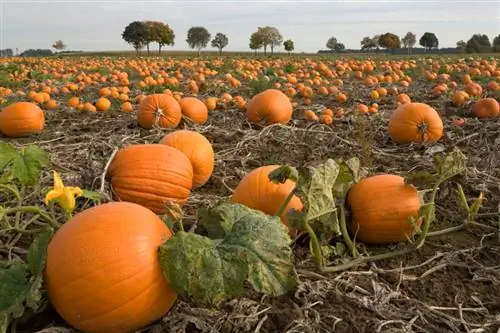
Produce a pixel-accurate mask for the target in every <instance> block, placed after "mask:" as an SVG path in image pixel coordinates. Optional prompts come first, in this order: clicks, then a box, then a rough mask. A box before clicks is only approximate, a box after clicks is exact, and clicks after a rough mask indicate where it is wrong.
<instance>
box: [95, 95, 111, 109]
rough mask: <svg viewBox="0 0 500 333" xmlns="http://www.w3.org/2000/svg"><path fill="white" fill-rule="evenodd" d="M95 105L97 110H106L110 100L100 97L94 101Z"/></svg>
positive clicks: (109, 105)
mask: <svg viewBox="0 0 500 333" xmlns="http://www.w3.org/2000/svg"><path fill="white" fill-rule="evenodd" d="M95 107H96V109H97V111H108V110H109V108H110V107H111V102H110V101H109V99H107V98H106V97H101V98H99V99H98V100H97V101H96V103H95Z"/></svg>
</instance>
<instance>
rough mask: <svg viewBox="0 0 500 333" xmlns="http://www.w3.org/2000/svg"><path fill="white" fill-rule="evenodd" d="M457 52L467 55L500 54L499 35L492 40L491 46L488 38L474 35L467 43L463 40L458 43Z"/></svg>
mask: <svg viewBox="0 0 500 333" xmlns="http://www.w3.org/2000/svg"><path fill="white" fill-rule="evenodd" d="M457 50H459V52H467V53H488V52H492V51H493V52H500V35H497V36H496V37H495V38H493V44H492V43H491V42H490V39H489V38H488V36H486V35H481V34H474V35H472V37H471V38H470V39H469V40H468V41H467V42H464V41H463V40H460V41H458V42H457Z"/></svg>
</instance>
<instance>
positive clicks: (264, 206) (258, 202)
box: [231, 165, 304, 225]
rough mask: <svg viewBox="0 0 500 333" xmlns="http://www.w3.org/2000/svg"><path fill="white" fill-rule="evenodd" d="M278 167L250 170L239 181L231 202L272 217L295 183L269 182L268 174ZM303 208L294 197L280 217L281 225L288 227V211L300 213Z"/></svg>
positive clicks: (269, 166) (267, 166)
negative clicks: (292, 210)
mask: <svg viewBox="0 0 500 333" xmlns="http://www.w3.org/2000/svg"><path fill="white" fill-rule="evenodd" d="M279 167H280V166H279V165H266V166H262V167H259V168H257V169H254V170H252V171H251V172H250V173H249V174H247V175H246V176H245V177H243V179H242V180H241V181H240V183H239V184H238V186H237V187H236V189H235V190H234V192H233V196H232V198H231V200H232V201H233V202H236V203H240V204H242V205H245V206H247V207H249V208H252V209H256V210H260V211H262V212H264V213H266V214H268V215H274V214H275V213H276V212H277V211H278V209H279V207H280V206H281V204H282V203H283V202H284V201H285V198H286V197H287V196H288V194H289V193H290V192H291V191H293V189H294V188H295V182H293V181H291V180H287V181H286V182H285V183H283V184H274V183H273V182H271V181H270V180H269V173H271V172H272V171H274V170H276V169H277V168H279ZM303 207H304V206H303V204H302V201H301V200H300V198H299V197H297V196H295V195H294V196H293V197H292V200H290V202H289V203H288V205H287V206H286V208H285V210H284V212H283V214H282V215H281V221H282V222H283V224H285V225H288V224H287V221H286V218H285V217H286V213H287V212H288V211H289V210H290V209H292V208H293V209H295V210H299V211H300V210H302V209H303Z"/></svg>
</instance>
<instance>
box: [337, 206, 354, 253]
mask: <svg viewBox="0 0 500 333" xmlns="http://www.w3.org/2000/svg"><path fill="white" fill-rule="evenodd" d="M339 215H340V220H339V224H340V232H341V233H342V237H343V239H344V243H345V245H346V246H347V249H348V250H349V252H350V253H351V255H352V256H353V257H354V258H356V257H358V256H359V252H358V249H356V244H354V242H353V241H352V240H351V237H349V232H348V231H347V224H346V219H345V209H344V206H343V205H340V206H339Z"/></svg>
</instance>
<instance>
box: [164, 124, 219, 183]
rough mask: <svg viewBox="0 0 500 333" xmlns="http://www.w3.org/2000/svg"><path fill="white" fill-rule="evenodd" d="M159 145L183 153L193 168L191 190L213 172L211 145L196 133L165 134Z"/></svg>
mask: <svg viewBox="0 0 500 333" xmlns="http://www.w3.org/2000/svg"><path fill="white" fill-rule="evenodd" d="M160 143H161V144H164V145H167V146H170V147H173V148H176V149H178V150H180V151H181V152H183V153H184V154H185V155H186V156H187V157H188V158H189V160H190V161H191V164H192V166H193V188H194V187H199V186H202V185H204V184H205V183H206V182H207V181H208V179H209V178H210V176H211V175H212V172H213V171H214V164H215V156H214V150H213V148H212V144H211V143H210V141H208V140H207V138H205V137H204V136H203V135H201V134H200V133H198V132H194V131H188V130H179V131H174V132H171V133H169V134H167V135H166V136H165V137H164V138H163V139H162V140H161V141H160Z"/></svg>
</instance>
